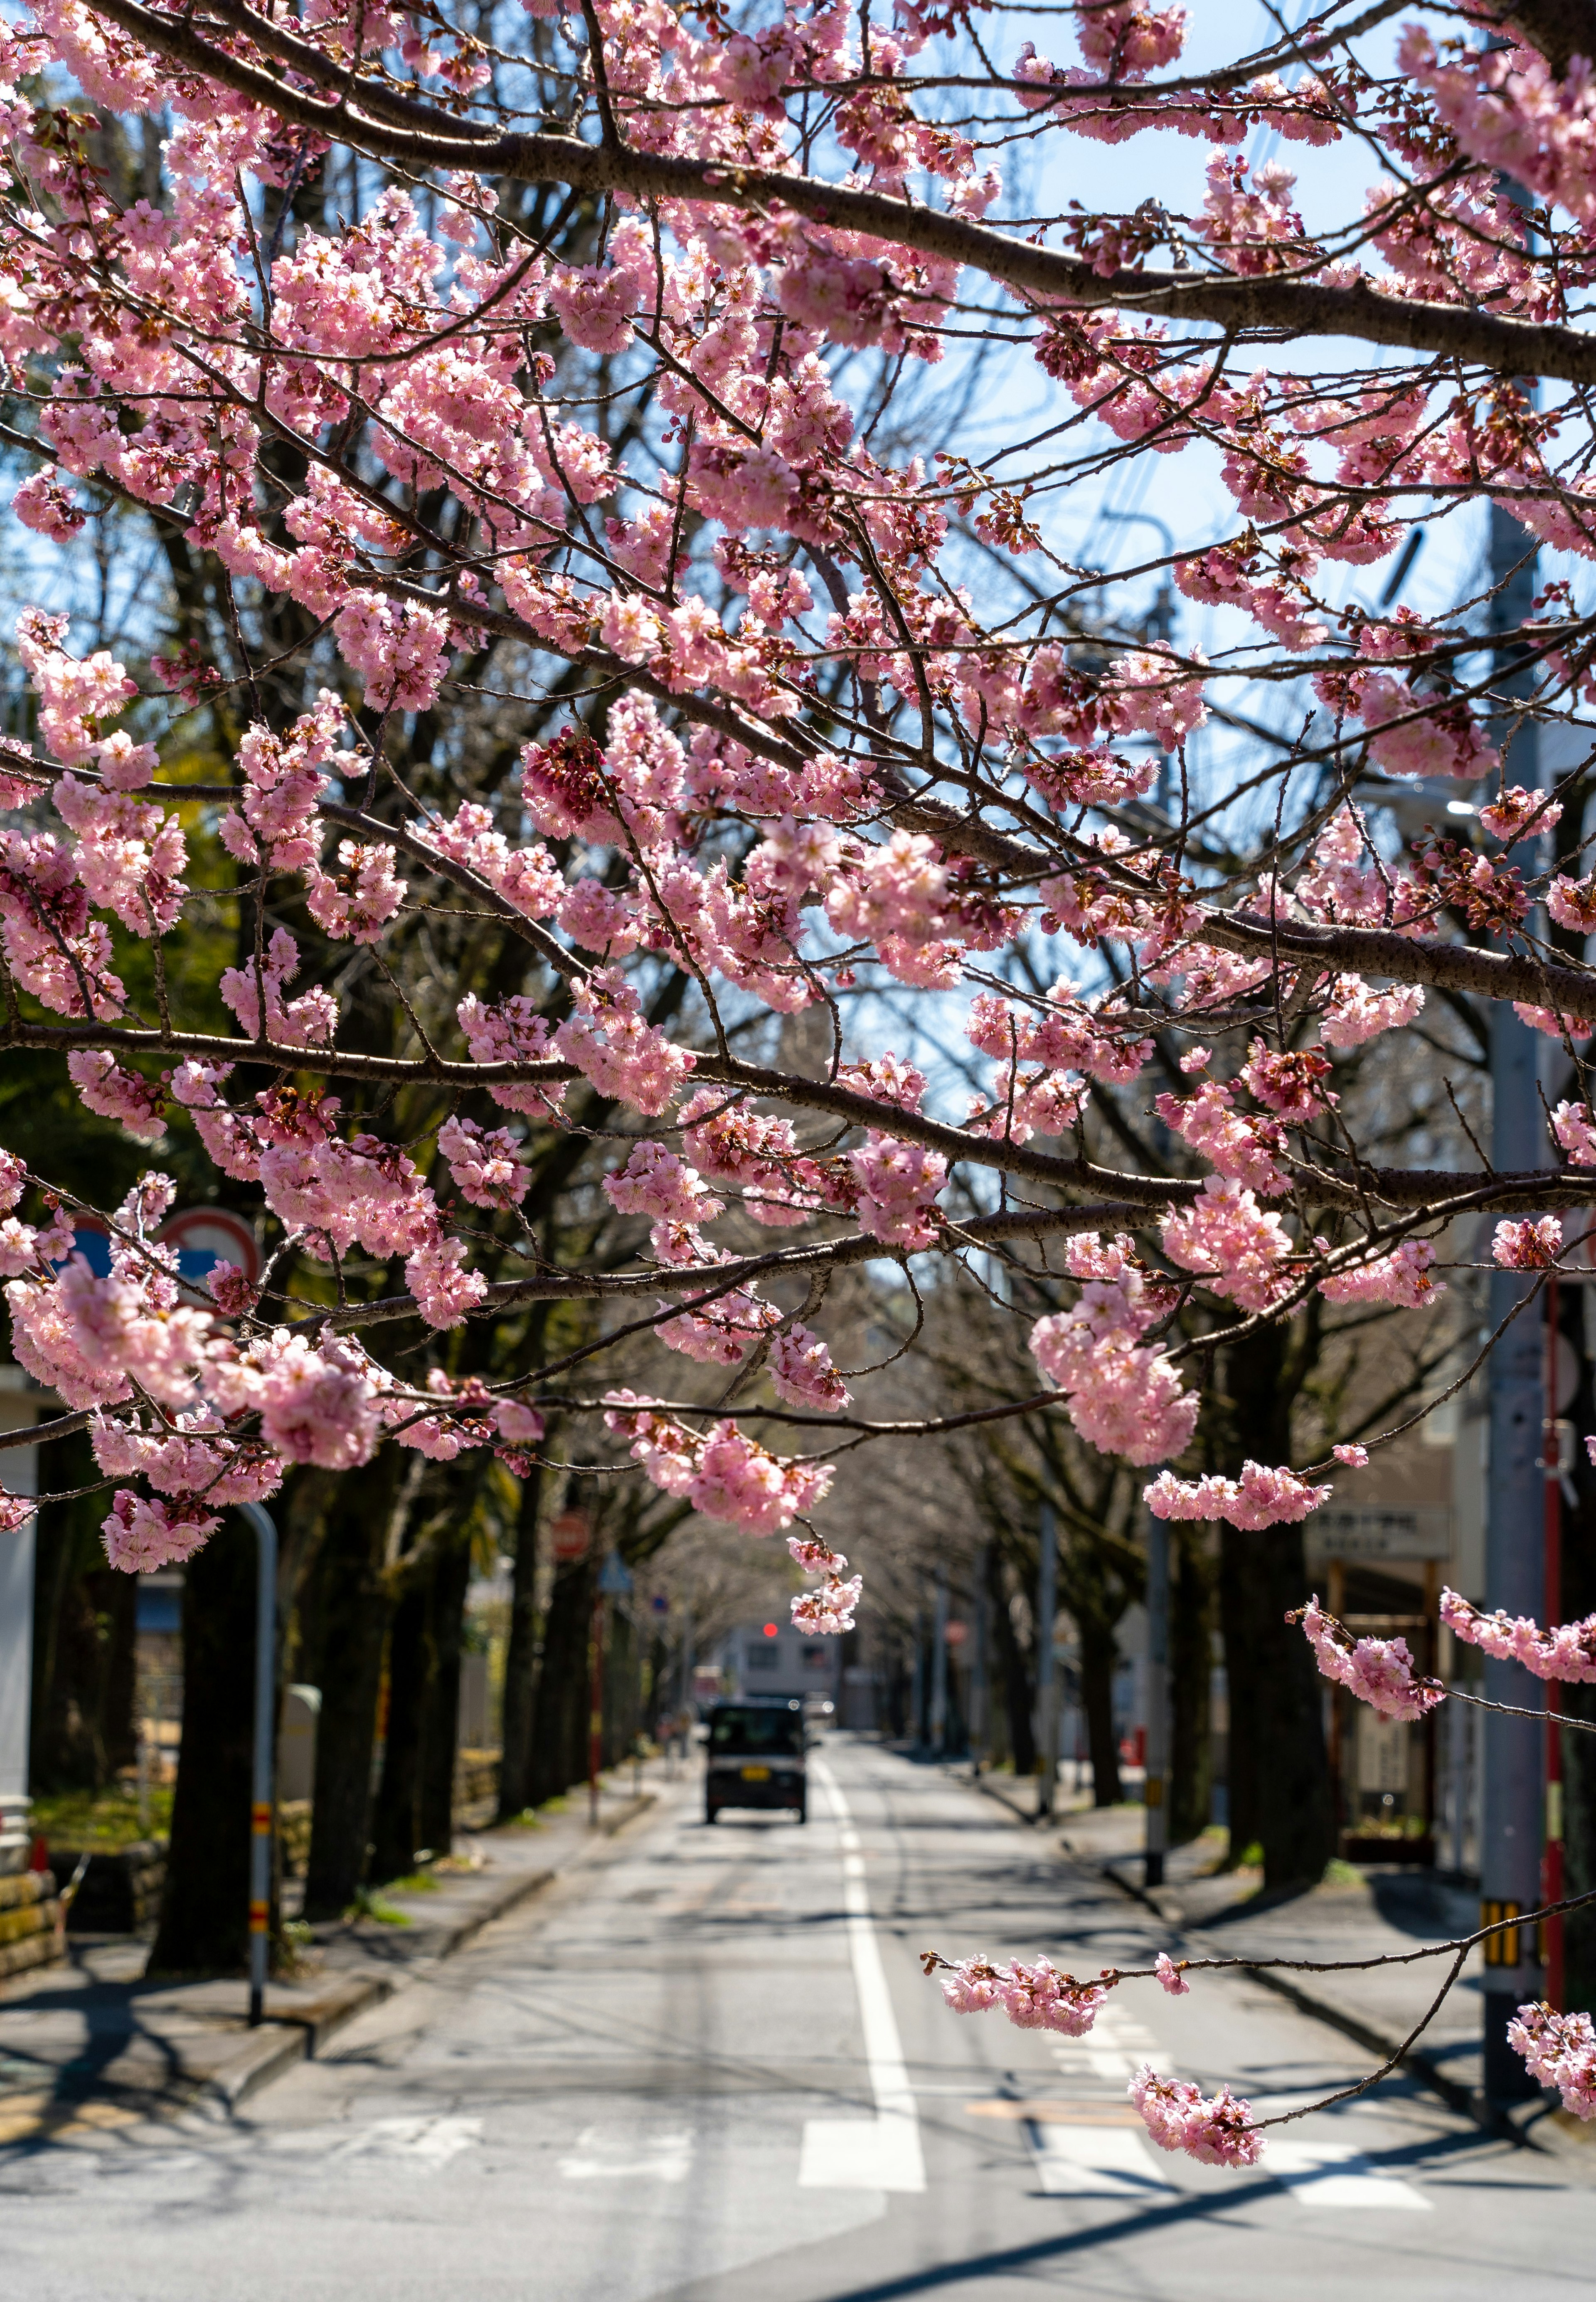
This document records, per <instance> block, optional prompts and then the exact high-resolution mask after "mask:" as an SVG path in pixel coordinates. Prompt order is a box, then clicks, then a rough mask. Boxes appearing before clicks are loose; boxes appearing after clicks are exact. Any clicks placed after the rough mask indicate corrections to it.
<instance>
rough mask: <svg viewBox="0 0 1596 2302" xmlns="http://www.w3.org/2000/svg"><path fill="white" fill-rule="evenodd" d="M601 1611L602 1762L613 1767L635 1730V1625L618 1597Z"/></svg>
mask: <svg viewBox="0 0 1596 2302" xmlns="http://www.w3.org/2000/svg"><path fill="white" fill-rule="evenodd" d="M604 1612H605V1623H604V1735H603V1748H604V1764H605V1765H606V1766H607V1767H616V1766H618V1765H619V1764H620V1762H621V1760H623V1759H625V1758H626V1757H628V1756H629V1755H630V1753H631V1749H632V1743H633V1740H634V1736H635V1735H636V1733H637V1626H636V1625H635V1624H634V1622H633V1620H632V1617H631V1616H630V1615H629V1614H628V1613H627V1612H626V1607H625V1604H624V1602H623V1601H622V1600H618V1599H613V1600H610V1602H609V1605H608V1607H606V1609H605V1610H604Z"/></svg>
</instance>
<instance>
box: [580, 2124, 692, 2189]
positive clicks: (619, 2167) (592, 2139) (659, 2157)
mask: <svg viewBox="0 0 1596 2302" xmlns="http://www.w3.org/2000/svg"><path fill="white" fill-rule="evenodd" d="M692 2163H693V2132H692V2130H691V2128H689V2127H673V2128H671V2129H670V2130H668V2131H666V2132H662V2133H659V2134H645V2135H642V2136H639V2135H636V2134H633V2135H630V2136H628V2137H626V2138H625V2139H624V2140H622V2139H618V2138H611V2139H606V2138H605V2135H604V2131H603V2129H602V2128H601V2127H598V2126H589V2127H586V2128H584V2130H583V2132H582V2133H580V2134H579V2135H578V2136H577V2137H576V2151H575V2155H572V2156H571V2157H569V2158H562V2159H560V2160H559V2171H560V2172H561V2173H562V2174H563V2175H564V2177H565V2179H566V2180H567V2182H611V2181H620V2180H627V2181H633V2180H636V2179H637V2178H638V2177H639V2176H641V2177H642V2178H643V2180H647V2181H652V2182H685V2180H686V2179H687V2170H688V2168H689V2167H690V2166H691V2165H692Z"/></svg>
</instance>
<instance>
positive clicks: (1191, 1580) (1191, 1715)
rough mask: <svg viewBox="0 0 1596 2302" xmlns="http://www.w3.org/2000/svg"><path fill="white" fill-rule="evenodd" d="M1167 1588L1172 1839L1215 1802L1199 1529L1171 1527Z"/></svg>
mask: <svg viewBox="0 0 1596 2302" xmlns="http://www.w3.org/2000/svg"><path fill="white" fill-rule="evenodd" d="M1172 1533H1173V1535H1174V1541H1173V1542H1172V1544H1171V1547H1170V1563H1171V1566H1172V1568H1173V1570H1174V1572H1173V1575H1172V1582H1171V1587H1170V1760H1171V1764H1170V1844H1171V1845H1172V1846H1184V1845H1185V1844H1187V1842H1188V1841H1189V1840H1190V1839H1193V1838H1196V1837H1197V1836H1199V1835H1200V1834H1201V1833H1202V1832H1203V1831H1204V1830H1205V1829H1206V1828H1207V1826H1208V1814H1209V1810H1210V1808H1211V1806H1212V1803H1213V1735H1212V1732H1211V1728H1210V1723H1209V1722H1210V1714H1211V1710H1212V1702H1211V1693H1210V1690H1211V1686H1212V1682H1213V1673H1214V1630H1213V1623H1214V1575H1213V1571H1212V1568H1211V1567H1210V1564H1209V1559H1208V1556H1207V1552H1206V1550H1205V1544H1204V1538H1203V1536H1202V1534H1201V1533H1199V1532H1198V1531H1197V1529H1196V1528H1194V1527H1182V1526H1177V1527H1175V1528H1174V1529H1172Z"/></svg>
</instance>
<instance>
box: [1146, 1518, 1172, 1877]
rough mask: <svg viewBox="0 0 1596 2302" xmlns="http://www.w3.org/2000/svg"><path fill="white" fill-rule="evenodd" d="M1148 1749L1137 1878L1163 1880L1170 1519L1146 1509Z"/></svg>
mask: <svg viewBox="0 0 1596 2302" xmlns="http://www.w3.org/2000/svg"><path fill="white" fill-rule="evenodd" d="M1169 1739H1170V1738H1169V1522H1168V1521H1167V1520H1166V1519H1162V1518H1155V1516H1153V1514H1152V1512H1151V1511H1149V1512H1148V1513H1147V1767H1146V1773H1145V1777H1144V1780H1143V1783H1142V1804H1143V1809H1144V1814H1145V1822H1146V1836H1145V1837H1144V1839H1143V1841H1142V1845H1143V1849H1144V1853H1143V1862H1142V1883H1143V1884H1144V1885H1145V1886H1163V1858H1164V1854H1165V1853H1166V1851H1167V1849H1168V1846H1169Z"/></svg>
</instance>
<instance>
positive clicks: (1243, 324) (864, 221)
mask: <svg viewBox="0 0 1596 2302" xmlns="http://www.w3.org/2000/svg"><path fill="white" fill-rule="evenodd" d="M1549 4H1550V0H1549ZM95 13H97V14H98V15H100V16H103V17H105V19H106V20H107V21H109V22H111V23H113V24H116V25H118V26H120V28H121V29H122V30H123V31H124V32H127V33H129V34H130V35H131V37H132V38H135V39H137V40H139V41H142V42H143V43H144V44H145V45H146V46H148V47H149V48H151V49H153V50H154V51H155V53H156V54H158V55H164V56H166V57H168V58H170V59H171V61H172V63H178V64H182V65H186V66H187V67H188V68H189V69H190V70H191V71H197V72H201V73H203V74H204V75H205V76H206V78H207V79H211V80H216V81H218V82H219V83H220V84H221V85H222V86H223V87H224V88H231V89H233V90H234V91H235V92H236V93H237V94H239V95H240V96H245V97H248V98H249V99H250V100H251V101H252V102H254V103H256V104H260V105H267V106H269V107H270V108H271V109H272V110H273V111H274V112H275V113H278V114H279V115H280V116H281V118H282V119H283V120H286V121H289V122H293V123H294V124H295V125H297V126H299V127H304V128H308V129H311V130H314V131H315V132H316V133H317V134H319V135H325V136H328V137H330V138H332V139H333V140H334V141H335V142H340V143H347V144H349V145H352V146H354V147H357V149H359V150H362V151H365V152H367V153H369V154H371V155H374V157H377V158H381V159H384V160H387V161H390V162H392V163H395V164H399V165H401V166H404V167H407V168H408V169H411V170H414V171H416V172H425V171H428V170H432V169H454V168H464V169H469V170H471V171H473V172H475V173H476V174H478V175H483V176H497V177H500V178H503V179H506V180H508V181H511V182H517V183H527V184H550V183H558V184H565V185H567V186H569V188H570V189H572V190H573V191H579V192H591V193H594V194H598V193H603V192H614V191H623V192H628V193H630V194H631V195H632V196H633V197H634V198H637V199H641V200H650V199H653V200H659V199H682V200H691V201H695V202H701V203H706V204H710V205H712V206H722V207H733V208H742V209H745V210H748V211H750V212H751V213H756V214H768V213H769V212H771V211H773V210H777V209H782V208H785V209H786V210H788V211H789V212H791V213H792V214H795V215H801V216H803V217H805V218H806V219H807V220H808V221H809V222H811V223H818V224H823V225H831V226H835V227H836V228H837V229H839V230H841V231H861V232H867V233H869V234H870V235H871V236H872V237H874V238H876V239H882V240H886V241H888V242H891V243H892V244H894V245H895V246H896V247H899V248H909V249H912V250H913V251H914V253H915V254H917V255H920V256H933V257H937V258H939V259H942V260H944V261H947V262H951V263H954V264H959V265H969V266H970V269H972V270H974V271H977V272H980V273H984V274H985V275H986V276H987V278H988V279H990V280H994V281H1001V282H1002V283H1003V284H1004V286H1005V287H1009V288H1012V289H1014V290H1017V291H1018V292H1019V293H1020V294H1021V295H1022V296H1025V297H1027V298H1033V299H1035V300H1036V301H1037V303H1039V304H1042V305H1044V306H1056V307H1070V306H1073V307H1084V308H1088V309H1103V308H1105V307H1114V308H1117V309H1121V310H1125V311H1129V312H1138V313H1145V314H1148V315H1155V316H1156V317H1160V318H1163V319H1172V320H1177V321H1180V322H1182V323H1205V324H1208V325H1211V326H1214V327H1217V328H1224V329H1228V330H1231V331H1235V332H1247V333H1256V332H1264V333H1266V334H1269V335H1273V336H1279V337H1282V338H1286V339H1294V338H1298V337H1303V336H1316V337H1326V336H1344V337H1351V338H1352V339H1354V340H1357V341H1359V342H1363V343H1368V344H1379V345H1382V346H1384V347H1386V348H1388V349H1392V350H1399V351H1411V352H1421V353H1424V354H1427V355H1430V356H1432V357H1441V358H1446V359H1451V360H1459V361H1462V362H1463V363H1464V364H1465V365H1470V366H1480V367H1485V368H1488V369H1490V370H1491V371H1492V372H1493V373H1494V374H1499V375H1505V376H1521V375H1538V376H1543V377H1548V378H1551V379H1554V380H1556V381H1558V382H1565V383H1576V384H1591V383H1596V334H1587V333H1586V332H1584V331H1583V330H1581V329H1578V328H1570V327H1559V326H1555V325H1550V324H1537V323H1532V322H1530V321H1525V320H1506V319H1497V318H1493V317H1491V315H1489V314H1486V313H1483V312H1481V311H1478V310H1466V309H1464V308H1462V307H1447V306H1437V305H1434V304H1420V303H1412V302H1409V301H1408V300H1407V298H1404V297H1401V296H1391V295H1386V294H1383V293H1382V292H1380V291H1379V290H1374V289H1372V288H1368V287H1365V286H1363V285H1361V284H1358V285H1356V286H1353V287H1351V288H1331V287H1326V286H1323V285H1322V284H1320V283H1319V282H1316V281H1313V280H1311V279H1306V278H1297V279H1293V278H1290V277H1283V276H1281V275H1280V274H1278V273H1274V274H1263V275H1260V276H1258V277H1256V278H1250V279H1239V278H1236V277H1233V276H1232V275H1230V274H1219V275H1214V274H1211V273H1191V272H1178V271H1173V270H1162V271H1155V270H1147V271H1129V270H1120V271H1114V272H1111V273H1107V274H1106V275H1105V274H1103V273H1099V272H1097V271H1096V270H1095V269H1094V267H1093V265H1091V264H1090V263H1089V262H1088V261H1087V260H1085V259H1084V258H1082V257H1079V256H1065V255H1063V254H1061V253H1059V252H1057V251H1055V250H1054V249H1050V248H1041V247H1037V245H1035V244H1034V243H1033V242H1031V241H1028V240H1020V239H1011V238H1010V237H1009V235H1008V234H1007V233H1005V232H1002V231H995V230H994V229H993V227H992V226H990V225H988V224H979V223H968V222H966V221H965V220H964V219H963V218H962V217H959V216H953V215H947V214H939V213H937V212H936V211H934V210H932V209H929V208H923V207H917V206H911V204H910V203H909V202H907V201H904V200H899V199H893V198H889V197H886V195H885V194H883V193H880V192H869V191H862V190H853V189H844V188H842V187H841V186H838V185H835V184H826V183H819V182H816V181H813V180H812V179H811V178H809V177H804V176H798V175H785V174H782V173H780V172H777V171H775V170H772V169H764V168H742V167H735V166H729V165H727V164H724V163H717V162H714V161H707V160H686V159H676V158H672V157H669V156H668V155H662V154H656V153H648V152H638V151H633V150H631V149H629V148H627V147H610V146H604V147H601V146H598V145H593V144H584V143H581V142H579V141H578V140H577V139H575V137H570V136H542V135H484V134H483V130H481V128H480V127H477V126H471V125H466V124H464V123H462V122H459V121H458V120H456V119H453V118H451V117H450V115H449V113H444V112H439V111H432V110H431V109H430V108H429V107H428V106H426V105H421V104H408V105H407V112H406V118H407V120H408V121H413V122H415V123H416V124H415V125H401V124H399V122H396V121H395V120H394V119H393V118H392V117H391V114H392V113H393V111H394V108H395V107H394V105H393V104H392V102H391V99H390V97H388V95H387V93H386V92H383V93H382V97H381V98H379V97H376V96H374V95H371V94H370V90H369V88H368V83H367V82H365V81H364V80H362V81H360V82H357V85H356V87H355V88H354V89H352V90H350V91H349V94H348V96H347V98H346V95H345V88H346V81H345V76H344V74H343V72H342V71H341V70H340V68H339V67H338V66H336V65H335V64H334V63H332V61H331V60H330V59H328V58H326V57H324V56H323V55H320V53H319V52H318V51H316V50H315V48H314V47H312V46H310V44H308V43H296V46H298V47H299V48H301V49H302V50H303V54H302V55H300V56H299V57H298V59H297V61H296V63H295V70H296V71H298V72H302V73H303V74H304V75H305V76H306V77H307V78H308V79H312V80H316V81H319V82H320V84H321V85H322V86H323V87H325V88H328V89H329V90H332V89H333V88H336V89H337V90H338V95H337V97H336V98H333V99H331V100H330V99H327V98H323V97H310V96H307V95H305V94H303V93H302V92H301V91H300V90H299V89H298V88H293V87H291V86H290V85H289V84H288V83H286V82H285V81H283V80H280V79H278V78H277V77H276V76H275V75H274V74H273V73H272V72H270V71H266V70H265V67H264V66H262V65H260V64H257V63H249V62H248V61H247V60H246V59H245V58H243V57H241V56H235V55H227V54H225V53H224V52H223V50H222V49H220V48H218V47H216V46H214V45H213V44H212V43H211V42H210V41H208V40H206V39H203V38H201V37H200V36H199V34H198V33H197V32H196V31H195V30H194V29H193V28H192V23H191V21H190V20H189V18H187V17H181V18H179V17H172V16H167V15H164V14H163V13H160V12H159V11H157V10H155V9H152V8H148V7H146V6H144V5H143V4H142V0H97V8H96V11H95ZM1582 13H1583V12H1582ZM235 21H238V22H239V23H240V24H244V23H247V24H248V30H249V35H250V38H252V39H256V40H258V41H260V42H261V43H262V45H265V38H264V35H265V31H266V30H267V29H269V28H267V27H265V25H264V24H263V23H262V22H261V20H259V19H258V18H257V17H256V14H255V12H254V11H253V10H248V11H245V10H239V11H238V13H237V16H236V19H235ZM1548 37H1549V38H1550V32H1549V34H1548ZM277 45H278V46H280V47H281V45H282V41H281V34H279V37H278V40H277ZM368 96H370V100H369V101H368ZM379 114H380V115H382V116H378V115H379Z"/></svg>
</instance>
